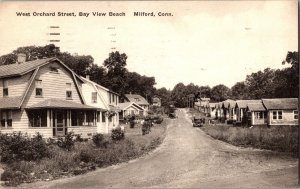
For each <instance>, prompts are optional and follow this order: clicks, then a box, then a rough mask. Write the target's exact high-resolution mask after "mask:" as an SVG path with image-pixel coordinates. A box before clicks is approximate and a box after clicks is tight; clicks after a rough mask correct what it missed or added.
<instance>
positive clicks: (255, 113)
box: [246, 102, 268, 126]
mask: <svg viewBox="0 0 300 189" xmlns="http://www.w3.org/2000/svg"><path fill="white" fill-rule="evenodd" d="M246 112H247V115H246V117H247V120H248V122H247V124H248V126H250V125H251V126H254V125H267V120H268V117H267V110H266V108H265V107H264V105H263V103H262V102H258V103H248V104H247V107H246Z"/></svg>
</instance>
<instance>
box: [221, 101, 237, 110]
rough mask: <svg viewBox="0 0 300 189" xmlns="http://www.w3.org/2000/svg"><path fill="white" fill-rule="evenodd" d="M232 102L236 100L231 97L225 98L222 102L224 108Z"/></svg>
mask: <svg viewBox="0 0 300 189" xmlns="http://www.w3.org/2000/svg"><path fill="white" fill-rule="evenodd" d="M230 103H235V101H234V100H231V99H227V100H224V101H223V102H222V108H228V105H229V104H230Z"/></svg>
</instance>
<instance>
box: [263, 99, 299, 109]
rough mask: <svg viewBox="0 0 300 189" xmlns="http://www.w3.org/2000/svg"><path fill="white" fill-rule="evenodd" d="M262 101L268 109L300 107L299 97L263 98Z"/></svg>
mask: <svg viewBox="0 0 300 189" xmlns="http://www.w3.org/2000/svg"><path fill="white" fill-rule="evenodd" d="M262 102H263V104H264V105H265V107H266V108H267V109H268V110H296V109H298V98H276V99H262Z"/></svg>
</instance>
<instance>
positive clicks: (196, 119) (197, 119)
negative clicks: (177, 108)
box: [193, 116, 205, 127]
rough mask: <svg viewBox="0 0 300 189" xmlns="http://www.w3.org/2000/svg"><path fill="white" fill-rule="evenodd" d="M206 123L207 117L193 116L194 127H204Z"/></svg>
mask: <svg viewBox="0 0 300 189" xmlns="http://www.w3.org/2000/svg"><path fill="white" fill-rule="evenodd" d="M204 123H205V118H201V117H199V116H194V117H193V127H202V126H203V124H204Z"/></svg>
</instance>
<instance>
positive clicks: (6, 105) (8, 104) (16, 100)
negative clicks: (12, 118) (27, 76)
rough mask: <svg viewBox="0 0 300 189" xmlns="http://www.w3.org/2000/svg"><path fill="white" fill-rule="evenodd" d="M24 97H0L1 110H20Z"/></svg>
mask: <svg viewBox="0 0 300 189" xmlns="http://www.w3.org/2000/svg"><path fill="white" fill-rule="evenodd" d="M21 101H22V97H21V96H17V97H0V109H18V108H20V106H21Z"/></svg>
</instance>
